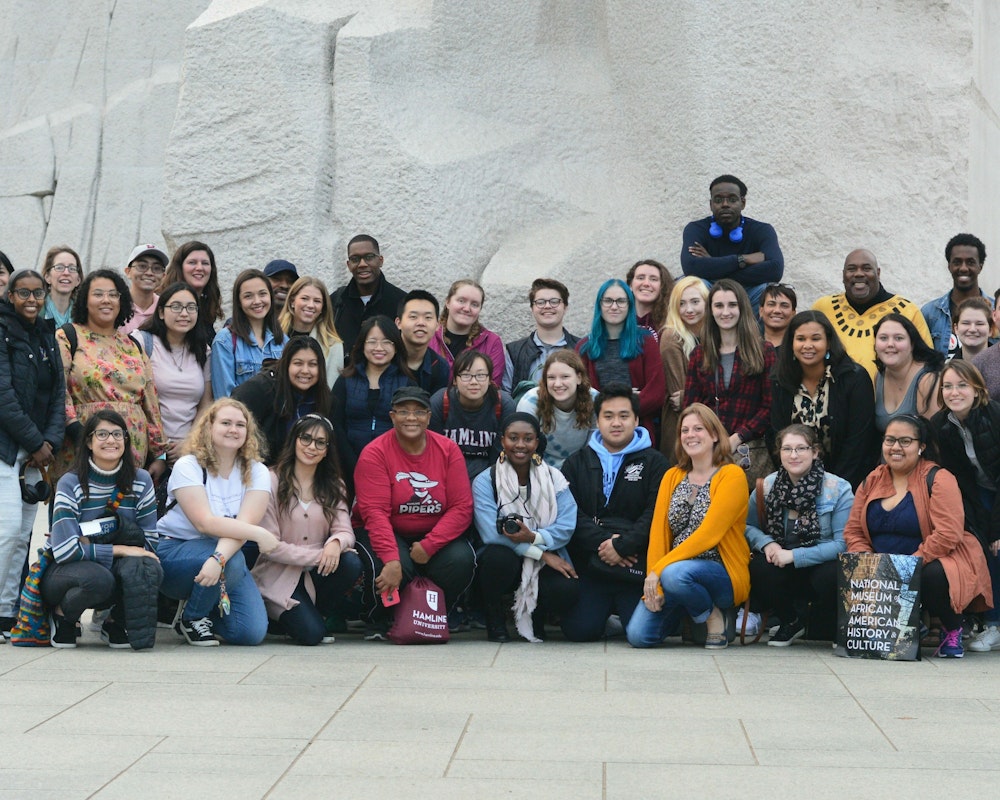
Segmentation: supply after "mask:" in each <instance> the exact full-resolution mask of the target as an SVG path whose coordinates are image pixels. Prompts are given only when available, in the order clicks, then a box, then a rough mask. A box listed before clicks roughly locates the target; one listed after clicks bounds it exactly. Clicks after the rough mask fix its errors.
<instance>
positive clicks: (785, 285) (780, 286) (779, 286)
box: [764, 283, 795, 292]
mask: <svg viewBox="0 0 1000 800" xmlns="http://www.w3.org/2000/svg"><path fill="white" fill-rule="evenodd" d="M768 289H791V290H792V291H793V292H794V291H795V287H794V286H792V284H790V283H769V284H767V286H765V287H764V291H765V292H766V291H767V290H768Z"/></svg>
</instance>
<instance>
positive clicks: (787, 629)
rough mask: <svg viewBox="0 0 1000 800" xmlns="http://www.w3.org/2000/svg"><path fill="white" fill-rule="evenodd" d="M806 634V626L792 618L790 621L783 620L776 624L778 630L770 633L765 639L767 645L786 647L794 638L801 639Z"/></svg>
mask: <svg viewBox="0 0 1000 800" xmlns="http://www.w3.org/2000/svg"><path fill="white" fill-rule="evenodd" d="M805 635H806V626H805V625H803V624H802V623H801V622H799V621H798V620H797V619H793V620H792V621H791V622H783V623H781V625H779V626H778V630H777V631H775V632H774V633H773V634H771V638H770V639H768V640H767V645H768V647H788V645H790V644H791V643H792V642H794V641H795V640H796V639H801V638H802V637H803V636H805Z"/></svg>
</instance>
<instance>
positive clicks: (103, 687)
mask: <svg viewBox="0 0 1000 800" xmlns="http://www.w3.org/2000/svg"><path fill="white" fill-rule="evenodd" d="M110 685H111V683H106V684H104V685H103V686H99V687H98V688H96V689H94V691H92V692H91V693H90V694H88V695H87V696H86V697H81V698H80V699H79V700H77V701H76V702H75V703H70V704H69V705H68V706H66V708H64V709H62V710H61V711H57V712H56V713H55V714H53V715H52V716H51V717H48V718H46V719H43V720H42V721H41V722H39V723H37V724H36V725H32V726H31V727H30V728H28V729H27V730H26V731H25V733H31V732H32V731H33V730H34V729H35V728H40V727H41V726H42V725H44V724H45V723H46V722H50V721H52V720H54V719H55V718H56V717H59V716H61V715H62V714H65V713H66V712H67V711H69V710H70V709H71V708H76V707H77V706H78V705H80V703H82V702H83V701H84V700H89V699H90V698H91V697H93V696H94V695H95V694H97V693H98V692H103V691H104V690H105V689H107V688H108V687H109V686H110Z"/></svg>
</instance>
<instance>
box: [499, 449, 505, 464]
mask: <svg viewBox="0 0 1000 800" xmlns="http://www.w3.org/2000/svg"><path fill="white" fill-rule="evenodd" d="M506 460H507V453H505V452H504V451H503V450H501V451H500V457H499V458H498V459H497V461H499V462H500V463H501V464H503V462H504V461H506Z"/></svg>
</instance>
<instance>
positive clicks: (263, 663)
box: [236, 656, 274, 686]
mask: <svg viewBox="0 0 1000 800" xmlns="http://www.w3.org/2000/svg"><path fill="white" fill-rule="evenodd" d="M273 658H274V656H268V657H267V658H265V659H264V660H263V661H261V662H260V663H259V664H258V665H257V666H256V667H254V668H253V669H252V670H250V671H249V672H248V673H247V674H246V675H244V676H243V677H242V678H240V679H239V680H238V681H236V685H237V686H242V685H243V681H245V680H246V679H247V678H249V677H250V676H251V675H253V674H254V673H255V672H256V671H257V670H259V669H260V668H261V667H263V666H264V665H265V664H269V663H270V662H271V660H272V659H273ZM247 685H248V686H249V685H250V684H247Z"/></svg>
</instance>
